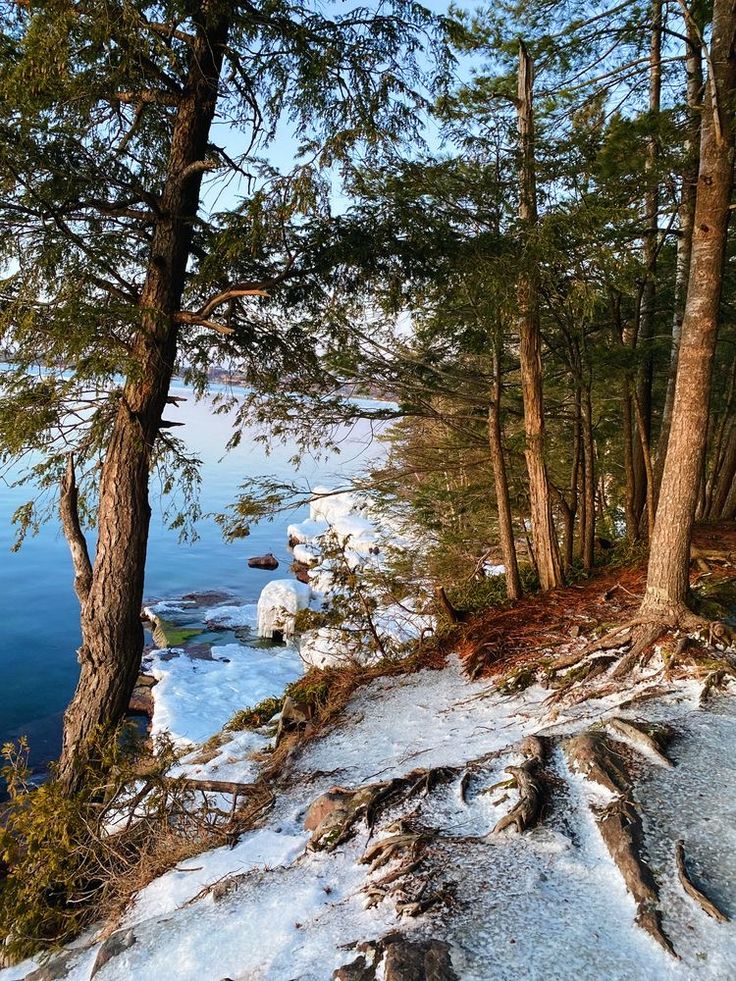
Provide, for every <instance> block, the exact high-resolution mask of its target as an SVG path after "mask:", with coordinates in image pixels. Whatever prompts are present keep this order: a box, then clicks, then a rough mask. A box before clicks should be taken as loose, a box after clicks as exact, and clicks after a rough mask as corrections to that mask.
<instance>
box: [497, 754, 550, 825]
mask: <svg viewBox="0 0 736 981" xmlns="http://www.w3.org/2000/svg"><path fill="white" fill-rule="evenodd" d="M521 753H522V755H524V756H526V758H527V759H526V761H525V762H524V763H522V764H521V766H507V767H506V772H507V773H510V774H511V775H512V777H513V778H514V780H515V782H516V786H517V788H518V791H519V800H518V802H517V803H516V804H515V806H514V807H512V808H511V810H510V811H509V813H508V814H506V815H505V816H504V817H502V818H501V820H500V821H499V822H498V823H497V824H496V826H495V828H494V829H493V834H498V833H499V832H501V831H504V830H505V829H506V828H510V827H515V828H516V830H517V831H518V832H519V834H521V832H522V831H526V830H527V829H528V828H532V827H534V825H535V824H537V822H538V821H539V819H540V817H541V815H542V810H543V808H544V804H545V800H546V796H547V794H546V788H545V784H544V781H543V779H542V778H541V769H542V767H543V766H544V761H545V759H546V756H547V747H546V744H545V743H544V742H543V741H542V739H540V737H539V736H527V737H526V738H525V739H524V741H523V742H522V744H521Z"/></svg>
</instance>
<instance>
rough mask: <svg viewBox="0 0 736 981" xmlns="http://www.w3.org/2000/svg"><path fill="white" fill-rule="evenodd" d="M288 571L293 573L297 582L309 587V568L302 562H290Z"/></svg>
mask: <svg viewBox="0 0 736 981" xmlns="http://www.w3.org/2000/svg"><path fill="white" fill-rule="evenodd" d="M289 568H290V571H291V572H293V573H294V577H295V578H296V579H297V581H298V582H304V583H307V585H309V566H308V565H306V564H305V563H304V562H292V563H291V566H290V567H289Z"/></svg>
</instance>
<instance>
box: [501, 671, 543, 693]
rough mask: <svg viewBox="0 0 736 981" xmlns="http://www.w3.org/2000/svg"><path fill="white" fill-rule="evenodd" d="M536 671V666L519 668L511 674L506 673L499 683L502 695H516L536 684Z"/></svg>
mask: <svg viewBox="0 0 736 981" xmlns="http://www.w3.org/2000/svg"><path fill="white" fill-rule="evenodd" d="M535 680H536V672H535V670H534V668H528V667H523V668H517V669H516V670H515V671H512V672H511V673H510V674H507V675H505V676H504V677H503V678H502V679H501V681H500V682H499V684H498V689H497V690H498V691H499V692H500V693H501V694H502V695H515V694H517V692H520V691H524V690H525V689H527V688H529V687H530V686H531V685H533V684H534V682H535Z"/></svg>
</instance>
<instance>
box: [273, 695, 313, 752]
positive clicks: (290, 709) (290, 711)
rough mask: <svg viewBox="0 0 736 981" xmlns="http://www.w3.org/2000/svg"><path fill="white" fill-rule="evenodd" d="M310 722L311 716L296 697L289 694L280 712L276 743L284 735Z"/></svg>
mask: <svg viewBox="0 0 736 981" xmlns="http://www.w3.org/2000/svg"><path fill="white" fill-rule="evenodd" d="M308 722H309V716H308V715H307V713H306V712H304V711H303V710H302V709H301V708H299V706H298V705H297V703H296V702H295V701H294V699H293V698H292V697H291V696H290V695H287V696H286V697H285V698H284V702H283V704H282V706H281V712H280V714H279V724H278V728H277V730H276V745H277V746H278V745H279V743H280V742H281V740H282V739H283V738H284V736H285V735H286V734H287V733H289V732H294V730H295V729H301V728H302V727H303V726H306V725H307V723H308Z"/></svg>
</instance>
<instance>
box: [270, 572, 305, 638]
mask: <svg viewBox="0 0 736 981" xmlns="http://www.w3.org/2000/svg"><path fill="white" fill-rule="evenodd" d="M311 598H312V590H311V587H310V586H309V585H308V584H307V583H303V582H298V581H297V580H296V579H274V580H273V581H272V582H269V583H267V584H266V585H265V586H264V587H263V589H262V590H261V595H260V597H259V599H258V636H259V637H273V635H274V632H278V633H280V634H281V635H282V636H283V637H284V638H287V637H293V636H294V626H295V623H294V619H295V616H296V614H297V613H298V612H299V611H300V610H306V609H307V607H308V606H309V602H310V600H311Z"/></svg>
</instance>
